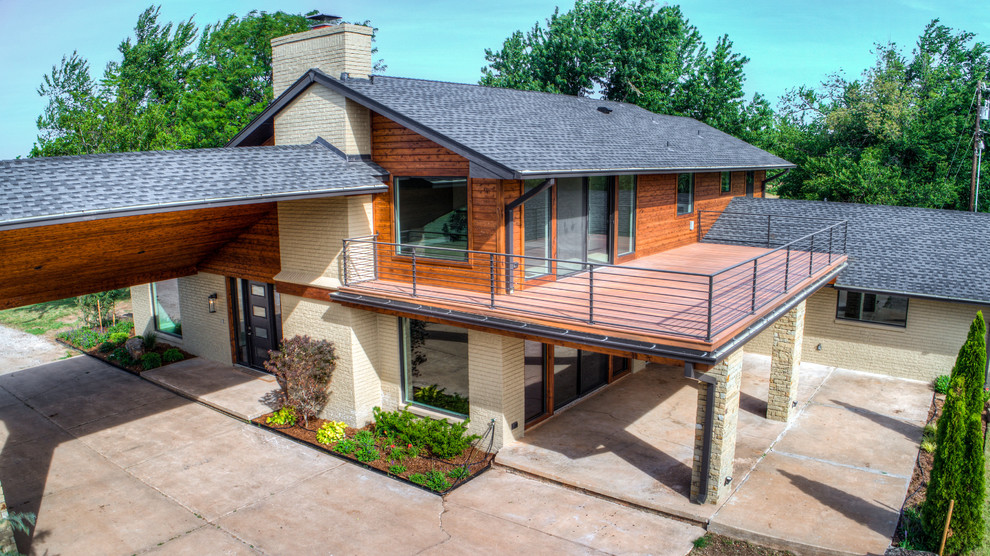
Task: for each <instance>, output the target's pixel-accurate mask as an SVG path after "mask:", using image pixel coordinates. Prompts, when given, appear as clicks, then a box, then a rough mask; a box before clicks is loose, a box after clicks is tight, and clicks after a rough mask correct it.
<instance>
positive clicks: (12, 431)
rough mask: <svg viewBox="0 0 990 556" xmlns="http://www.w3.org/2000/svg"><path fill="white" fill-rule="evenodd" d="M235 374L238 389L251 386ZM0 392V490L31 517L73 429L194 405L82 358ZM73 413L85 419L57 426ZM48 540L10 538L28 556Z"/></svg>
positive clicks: (1, 380) (30, 372)
mask: <svg viewBox="0 0 990 556" xmlns="http://www.w3.org/2000/svg"><path fill="white" fill-rule="evenodd" d="M238 374H239V375H240V376H242V377H243V379H242V380H243V381H244V382H247V381H250V380H252V377H250V376H248V375H245V374H241V373H238ZM225 386H226V387H229V386H230V382H229V381H228V382H226V383H225ZM0 390H2V393H3V394H9V395H10V396H12V398H14V399H16V400H17V401H10V400H8V401H6V402H4V403H0V423H2V424H3V425H4V426H5V427H6V429H7V432H8V436H7V438H6V441H4V443H3V447H2V448H0V481H2V483H0V484H2V485H3V489H4V495H5V498H6V502H7V506H8V508H9V509H11V510H13V511H17V512H25V513H28V512H30V513H34V514H35V515H38V512H39V509H40V508H41V502H42V499H43V498H44V494H45V491H46V486H47V484H48V482H49V480H50V479H51V478H50V477H49V474H50V470H51V464H52V460H53V456H54V454H55V451H56V449H58V448H59V446H61V445H62V444H64V443H68V442H71V441H72V440H75V439H77V438H79V437H77V436H76V435H75V434H73V429H74V428H76V427H78V426H86V435H89V434H93V433H97V432H100V431H102V430H107V429H111V428H113V427H116V426H119V425H122V424H125V423H129V422H133V421H138V420H140V419H144V418H147V417H150V416H152V415H155V414H159V413H164V412H166V411H171V410H173V409H176V408H179V407H183V406H190V405H193V404H197V402H195V401H192V400H189V399H186V398H183V397H179V396H177V395H174V394H173V393H172V392H171V391H170V390H168V389H166V388H163V387H161V386H158V385H156V384H154V383H152V382H150V381H147V380H143V379H141V378H139V377H138V376H135V375H133V374H131V373H129V372H127V371H124V370H122V369H118V368H116V367H113V366H111V365H108V364H106V363H104V362H103V361H101V360H99V359H96V358H94V357H90V356H87V355H80V356H77V357H73V358H70V359H64V360H61V361H55V362H53V363H47V364H45V365H39V366H37V367H32V368H29V369H23V370H20V371H17V372H14V373H9V374H6V375H0ZM73 410H81V411H80V413H83V412H84V413H85V414H87V415H89V417H87V418H86V420H85V421H81V422H77V423H74V424H73V422H72V421H69V422H65V423H60V422H59V421H60V420H63V419H64V418H65V417H66V416H67V415H68V414H69V413H71V412H72V411H73ZM97 422H98V423H99V427H98V428H95V429H94V428H93V425H94V423H97ZM97 510H98V509H96V508H93V509H92V511H97ZM48 535H49V531H47V530H45V529H41V530H39V529H37V528H32V531H31V533H30V534H24V533H17V534H16V535H15V538H16V540H17V546H18V548H19V550H20V551H22V552H24V553H28V554H30V553H32V545H33V543H34V542H35V541H36V540H37V541H42V540H44V539H45V538H46V536H48Z"/></svg>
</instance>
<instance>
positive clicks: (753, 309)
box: [750, 259, 760, 313]
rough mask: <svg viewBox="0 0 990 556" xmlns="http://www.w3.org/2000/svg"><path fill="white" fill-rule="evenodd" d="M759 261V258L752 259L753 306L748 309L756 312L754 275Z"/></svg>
mask: <svg viewBox="0 0 990 556" xmlns="http://www.w3.org/2000/svg"><path fill="white" fill-rule="evenodd" d="M759 262H760V259H753V306H752V309H751V310H750V312H751V313H755V312H756V276H757V271H756V268H757V263H759Z"/></svg>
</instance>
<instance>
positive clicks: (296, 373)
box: [265, 336, 337, 427]
mask: <svg viewBox="0 0 990 556" xmlns="http://www.w3.org/2000/svg"><path fill="white" fill-rule="evenodd" d="M269 355H270V357H269V359H268V361H265V369H267V370H268V372H270V373H272V374H274V375H275V378H276V379H277V380H278V384H279V386H280V387H281V388H282V393H281V400H280V401H281V403H282V405H283V406H292V407H294V408H296V410H297V411H299V413H300V414H301V415H302V417H303V422H304V424H305V426H307V427H308V426H309V420H310V419H311V418H313V417H316V415H317V414H319V412H320V411H321V410H322V409H323V408H324V407H325V406H326V405H327V401H328V400H329V399H330V391H329V390H328V387H329V386H330V381H331V380H332V379H333V371H334V369H335V368H336V366H337V355H336V352H335V350H334V347H333V344H332V343H331V342H328V341H326V340H314V339H312V338H310V337H309V336H294V337H292V338H289V339H288V340H284V341H283V342H282V346H281V349H280V350H279V351H270V352H269Z"/></svg>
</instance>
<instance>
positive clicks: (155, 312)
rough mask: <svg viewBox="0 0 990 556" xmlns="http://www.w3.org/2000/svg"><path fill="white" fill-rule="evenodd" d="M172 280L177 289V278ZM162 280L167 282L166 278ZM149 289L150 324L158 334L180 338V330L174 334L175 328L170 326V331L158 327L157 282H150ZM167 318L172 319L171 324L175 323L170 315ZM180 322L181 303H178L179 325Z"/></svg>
mask: <svg viewBox="0 0 990 556" xmlns="http://www.w3.org/2000/svg"><path fill="white" fill-rule="evenodd" d="M173 280H176V285H175V287H176V289H178V287H179V283H178V281H177V280H178V278H173ZM162 281H163V282H167V281H168V280H162ZM150 291H151V322H152V326H154V328H155V332H157V333H159V334H166V335H168V336H171V337H173V338H180V339H181V338H182V332H179V333H178V334H176V333H175V328H172V330H171V331H168V330H162V329H161V328H159V327H158V282H152V283H151V288H150ZM169 320H170V321H172V324H173V325H174V324H175V321H173V320H172V319H171V317H169ZM181 322H182V306H181V303H180V306H179V323H180V326H181ZM180 330H181V328H180Z"/></svg>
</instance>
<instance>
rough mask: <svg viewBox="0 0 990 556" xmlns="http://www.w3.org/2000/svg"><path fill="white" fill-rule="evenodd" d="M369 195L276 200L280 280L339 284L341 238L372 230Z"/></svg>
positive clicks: (359, 234) (325, 286) (328, 286)
mask: <svg viewBox="0 0 990 556" xmlns="http://www.w3.org/2000/svg"><path fill="white" fill-rule="evenodd" d="M371 211H372V205H371V196H370V195H356V196H350V197H334V198H330V199H306V200H299V201H281V202H279V203H278V233H279V251H280V256H281V260H282V271H281V272H279V274H278V275H277V276H276V277H275V279H276V280H278V281H281V282H291V283H294V284H303V285H312V286H319V287H323V288H333V289H336V288H338V287H340V273H341V270H342V269H341V261H342V258H341V254H342V251H343V247H344V243H343V240H344V239H346V238H349V237H357V236H365V235H369V234H371V233H372V212H371Z"/></svg>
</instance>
